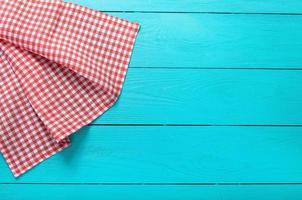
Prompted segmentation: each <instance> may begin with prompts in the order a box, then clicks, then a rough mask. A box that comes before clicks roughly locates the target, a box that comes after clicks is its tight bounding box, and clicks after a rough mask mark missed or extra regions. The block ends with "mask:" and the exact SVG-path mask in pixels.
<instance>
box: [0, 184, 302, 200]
mask: <svg viewBox="0 0 302 200" xmlns="http://www.w3.org/2000/svg"><path fill="white" fill-rule="evenodd" d="M0 196H1V199H2V200H23V199H31V200H40V199H43V200H53V199H56V200H65V199H66V198H67V197H68V198H69V199H74V200H80V199H90V200H94V199H104V200H119V199H131V200H141V199H144V200H154V199H165V200H183V199H190V200H200V199H211V200H221V199H232V200H241V199H242V198H243V197H244V199H246V200H252V199H257V200H284V199H292V200H295V199H297V200H298V199H300V197H301V196H302V186H301V185H281V186H280V185H265V186H259V185H256V186H254V185H253V186H242V185H240V186H233V185H231V186H220V185H215V186H145V185H142V186H131V185H130V186H129V185H128V186H110V185H109V186H108V185H107V186H104V185H1V187H0Z"/></svg>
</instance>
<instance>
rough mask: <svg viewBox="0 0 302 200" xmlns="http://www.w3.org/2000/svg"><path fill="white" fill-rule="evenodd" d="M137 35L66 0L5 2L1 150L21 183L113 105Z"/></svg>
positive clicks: (0, 19) (1, 7)
mask: <svg viewBox="0 0 302 200" xmlns="http://www.w3.org/2000/svg"><path fill="white" fill-rule="evenodd" d="M138 29H139V25H138V23H136V22H129V21H127V20H124V19H121V18H118V17H114V16H110V15H108V14H105V13H102V12H99V11H95V10H91V9H88V8H85V7H82V6H79V5H75V4H72V3H67V2H63V1H61V0H36V1H35V0H1V2H0V111H1V112H0V117H1V123H0V128H1V129H0V131H1V132H0V150H1V152H2V154H3V156H4V158H5V159H6V161H7V163H8V165H9V167H10V169H11V170H12V172H13V174H14V175H15V176H19V175H21V174H22V173H24V172H25V171H27V170H28V169H30V168H31V167H33V166H34V165H36V164H38V163H39V162H41V161H43V160H44V159H46V158H48V157H49V156H51V155H53V154H55V153H56V152H58V151H60V150H62V149H64V148H65V147H67V146H68V145H69V143H70V141H69V139H68V136H69V135H70V134H72V133H74V132H75V131H76V130H78V129H80V128H81V127H83V126H84V125H87V124H88V123H90V122H91V121H92V120H94V119H95V118H96V117H98V116H99V115H101V114H102V113H103V112H105V111H106V110H107V109H108V108H109V107H110V106H112V105H113V104H114V102H115V101H116V100H117V98H118V96H119V94H120V92H121V89H122V85H123V82H124V78H125V75H126V72H127V68H128V64H129V61H130V56H131V52H132V49H133V45H134V41H135V38H136V35H137V32H138Z"/></svg>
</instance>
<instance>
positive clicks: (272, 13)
mask: <svg viewBox="0 0 302 200" xmlns="http://www.w3.org/2000/svg"><path fill="white" fill-rule="evenodd" d="M100 12H107V13H143V14H144V13H145V14H157V13H158V14H164V13H167V14H206V15H302V13H278V12H259V13H258V12H202V11H200V12H199V11H138V10H130V11H118V10H102V11H100Z"/></svg>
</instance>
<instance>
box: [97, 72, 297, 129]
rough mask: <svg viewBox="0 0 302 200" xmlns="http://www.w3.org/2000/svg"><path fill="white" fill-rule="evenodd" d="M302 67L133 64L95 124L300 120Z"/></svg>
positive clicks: (235, 122) (285, 123) (276, 122)
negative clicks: (115, 99) (144, 66)
mask: <svg viewBox="0 0 302 200" xmlns="http://www.w3.org/2000/svg"><path fill="white" fill-rule="evenodd" d="M301 85H302V71H301V70H298V71H295V70H200V69H136V68H135V69H130V70H129V73H128V76H127V79H126V83H125V88H124V90H123V93H122V95H121V98H120V100H119V102H118V103H117V104H116V105H115V106H114V107H113V108H112V109H111V110H110V111H109V112H107V113H106V114H104V115H103V116H102V117H101V118H99V119H97V120H96V121H95V122H94V124H212V125H217V124H218V125H225V124H228V125H232V124H237V125H238V124H241V125H245V124H249V125H254V124H257V125H260V124H261V125H272V124H273V125H290V124H294V125H301V124H302V106H301V105H302V92H301Z"/></svg>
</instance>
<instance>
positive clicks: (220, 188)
mask: <svg viewBox="0 0 302 200" xmlns="http://www.w3.org/2000/svg"><path fill="white" fill-rule="evenodd" d="M69 1H70V2H74V3H78V4H81V5H84V6H87V7H90V8H93V9H97V10H101V11H104V12H107V13H109V14H111V15H115V16H119V17H122V18H125V19H129V20H131V21H137V22H139V23H140V24H141V29H140V32H139V34H138V37H137V41H136V45H135V48H134V52H133V55H132V59H131V63H130V67H129V71H128V74H127V78H126V81H125V85H124V89H123V91H122V94H121V96H120V98H119V100H118V102H117V103H116V104H115V105H114V106H113V107H112V108H111V109H110V110H109V111H107V112H106V113H105V114H104V115H103V116H101V117H99V118H98V119H97V120H95V121H94V122H93V123H92V124H91V125H89V126H87V127H84V128H82V129H81V130H80V131H78V132H77V133H75V134H74V135H73V136H72V137H71V139H72V145H71V146H70V147H69V148H67V149H65V150H64V151H62V152H60V153H58V154H56V155H55V156H53V157H51V158H49V159H47V160H46V161H44V162H43V163H42V164H40V165H38V166H37V167H35V168H34V169H32V170H30V171H29V172H27V173H26V174H24V175H23V176H21V177H20V178H18V179H15V178H14V177H13V176H12V174H11V172H10V170H9V169H8V167H7V165H6V163H5V161H4V159H3V157H0V199H1V200H7V199H9V200H14V199H31V200H35V199H39V200H40V199H44V200H48V199H49V200H50V199H56V200H61V199H62V200H63V199H66V197H69V198H72V199H75V200H77V199H83V198H84V197H88V198H89V199H104V200H107V199H109V200H115V199H131V200H138V199H144V200H149V199H150V200H153V199H156V198H157V199H187V200H191V199H198V200H200V199H203V198H204V199H214V200H218V199H232V200H238V199H245V200H250V199H266V200H267V199H274V200H279V199H301V198H302V54H301V52H302V37H301V36H302V1H300V0H288V1H284V0H266V1H263V0H253V1H250V0H237V1H231V2H230V1H227V0H187V1H181V0H176V1H171V0H148V1H141V0H127V1H125V0H124V1H122V0H111V1H105V0H102V1H96V0H91V1H85V0H69Z"/></svg>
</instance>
